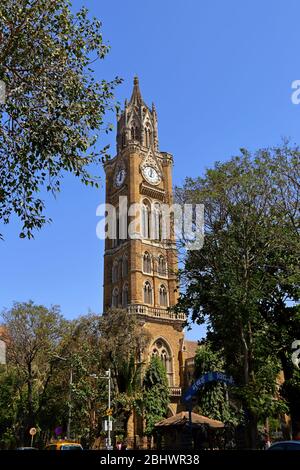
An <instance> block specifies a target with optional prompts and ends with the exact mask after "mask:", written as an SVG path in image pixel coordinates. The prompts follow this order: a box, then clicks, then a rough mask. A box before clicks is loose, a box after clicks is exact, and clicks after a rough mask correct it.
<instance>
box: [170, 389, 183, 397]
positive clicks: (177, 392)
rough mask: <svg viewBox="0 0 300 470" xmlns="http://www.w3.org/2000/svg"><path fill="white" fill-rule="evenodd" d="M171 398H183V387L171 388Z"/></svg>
mask: <svg viewBox="0 0 300 470" xmlns="http://www.w3.org/2000/svg"><path fill="white" fill-rule="evenodd" d="M169 395H170V397H181V387H169Z"/></svg>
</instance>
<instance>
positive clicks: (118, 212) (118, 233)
mask: <svg viewBox="0 0 300 470" xmlns="http://www.w3.org/2000/svg"><path fill="white" fill-rule="evenodd" d="M119 243H120V211H119V208H118V207H117V209H116V246H118V245H119Z"/></svg>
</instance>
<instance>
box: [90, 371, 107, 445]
mask: <svg viewBox="0 0 300 470" xmlns="http://www.w3.org/2000/svg"><path fill="white" fill-rule="evenodd" d="M90 377H93V378H94V379H106V380H107V381H108V419H107V449H108V450H111V448H112V446H111V430H112V429H111V428H112V426H111V369H108V370H106V371H105V375H99V376H98V375H96V374H90Z"/></svg>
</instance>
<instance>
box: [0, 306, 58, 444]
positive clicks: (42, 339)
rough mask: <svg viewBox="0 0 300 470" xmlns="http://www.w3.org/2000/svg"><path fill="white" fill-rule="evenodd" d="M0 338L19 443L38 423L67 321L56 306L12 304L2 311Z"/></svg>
mask: <svg viewBox="0 0 300 470" xmlns="http://www.w3.org/2000/svg"><path fill="white" fill-rule="evenodd" d="M2 318H3V320H4V334H3V337H4V339H5V341H6V343H7V361H8V379H5V375H4V377H3V376H2V378H4V380H6V381H7V380H9V381H10V380H12V379H13V382H11V385H10V386H11V387H12V388H13V390H14V392H13V393H12V397H14V398H15V397H16V396H17V397H18V400H17V404H18V405H17V404H15V403H12V404H11V405H12V406H13V407H14V409H15V410H16V412H17V416H15V417H14V419H13V420H12V424H13V425H14V426H15V428H14V429H15V433H16V439H17V440H18V441H19V442H20V443H21V444H22V443H23V442H24V440H25V439H26V438H28V435H27V432H28V429H29V428H30V427H32V426H37V425H38V424H39V416H40V414H41V412H42V409H43V407H44V406H45V399H46V396H47V388H48V386H49V383H50V381H51V378H52V377H53V374H54V371H55V364H56V360H55V355H56V354H57V351H58V347H59V343H60V341H61V339H62V336H63V334H64V330H65V326H66V323H65V321H64V320H63V318H62V316H61V314H60V311H59V308H58V307H57V306H53V307H51V308H50V309H47V308H46V307H44V306H42V305H35V304H34V303H33V302H31V301H30V302H25V303H15V304H14V305H13V307H12V308H11V309H9V310H4V311H3V312H2Z"/></svg>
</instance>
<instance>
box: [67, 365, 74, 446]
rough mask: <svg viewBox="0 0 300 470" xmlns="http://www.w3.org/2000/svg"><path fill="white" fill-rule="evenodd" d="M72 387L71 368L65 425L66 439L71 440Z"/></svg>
mask: <svg viewBox="0 0 300 470" xmlns="http://www.w3.org/2000/svg"><path fill="white" fill-rule="evenodd" d="M72 385H73V370H72V366H71V369H70V380H69V413H68V425H67V438H68V439H71V422H72V403H71V401H72Z"/></svg>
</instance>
